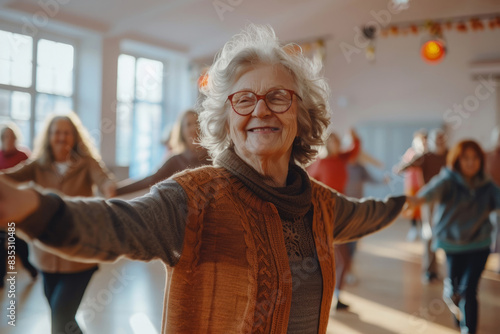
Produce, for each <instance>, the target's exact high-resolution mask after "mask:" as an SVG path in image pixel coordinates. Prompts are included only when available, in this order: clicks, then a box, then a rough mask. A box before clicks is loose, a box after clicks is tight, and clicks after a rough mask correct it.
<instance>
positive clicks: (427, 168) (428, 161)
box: [397, 129, 448, 283]
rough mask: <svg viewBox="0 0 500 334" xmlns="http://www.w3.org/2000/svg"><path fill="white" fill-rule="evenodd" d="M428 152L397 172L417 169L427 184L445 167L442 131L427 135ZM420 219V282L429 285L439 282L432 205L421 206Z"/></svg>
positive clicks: (437, 130) (417, 156) (445, 145)
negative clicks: (422, 246)
mask: <svg viewBox="0 0 500 334" xmlns="http://www.w3.org/2000/svg"><path fill="white" fill-rule="evenodd" d="M428 147H429V150H428V151H425V152H423V153H421V154H416V155H415V156H414V157H413V158H412V159H411V160H410V161H408V162H407V163H403V164H402V165H400V166H399V169H398V170H397V172H398V173H403V172H406V171H408V170H409V169H413V168H415V169H419V170H420V172H421V174H422V177H423V181H424V184H427V183H428V182H429V181H430V180H431V179H432V178H433V177H434V176H436V175H437V174H439V171H440V170H441V168H443V167H445V166H446V155H447V154H448V147H447V143H446V135H445V133H444V131H443V130H442V129H434V130H432V131H431V132H430V133H429V138H428ZM420 213H421V217H422V231H421V235H422V241H423V242H424V254H423V258H422V271H423V273H422V282H423V283H431V282H433V281H437V280H439V270H438V264H437V260H436V254H435V252H434V251H433V250H432V246H431V244H432V226H433V220H432V219H433V215H434V203H429V204H427V205H423V206H422V207H421V209H420Z"/></svg>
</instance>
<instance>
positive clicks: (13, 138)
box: [0, 123, 38, 288]
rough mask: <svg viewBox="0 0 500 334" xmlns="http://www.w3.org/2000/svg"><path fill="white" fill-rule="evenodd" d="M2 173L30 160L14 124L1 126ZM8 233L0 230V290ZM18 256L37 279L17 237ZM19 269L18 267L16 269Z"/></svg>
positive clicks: (5, 266)
mask: <svg viewBox="0 0 500 334" xmlns="http://www.w3.org/2000/svg"><path fill="white" fill-rule="evenodd" d="M0 139H1V142H2V143H1V150H0V171H1V170H3V169H7V168H11V167H14V166H16V165H17V164H19V163H21V162H23V161H25V160H26V159H28V154H29V153H30V152H29V150H28V149H24V148H23V150H20V149H19V147H18V146H17V143H18V141H19V139H20V131H19V128H18V127H17V126H16V125H15V124H14V123H6V124H2V125H0ZM6 245H7V233H6V232H5V231H3V230H0V288H3V286H4V284H5V283H4V280H5V275H6V274H7V256H8V254H7V246H6ZM14 245H15V247H16V248H15V250H16V255H17V256H18V257H19V259H20V260H21V263H22V264H23V266H24V268H26V270H28V271H29V273H30V275H31V277H32V278H36V277H37V275H38V271H37V270H36V268H35V267H34V266H33V265H32V264H31V262H30V261H29V248H28V244H27V243H26V242H25V241H24V240H23V239H21V238H18V237H17V236H16V237H15V244H14ZM16 269H17V267H16Z"/></svg>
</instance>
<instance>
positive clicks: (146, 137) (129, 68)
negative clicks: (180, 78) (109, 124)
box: [116, 54, 164, 177]
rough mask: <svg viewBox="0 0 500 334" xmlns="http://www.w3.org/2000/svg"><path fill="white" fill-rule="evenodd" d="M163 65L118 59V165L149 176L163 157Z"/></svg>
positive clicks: (135, 174)
mask: <svg viewBox="0 0 500 334" xmlns="http://www.w3.org/2000/svg"><path fill="white" fill-rule="evenodd" d="M163 92H164V81H163V63H162V62H160V61H156V60H152V59H147V58H139V57H133V56H130V55H126V54H122V55H120V57H119V59H118V86H117V101H118V104H117V108H116V109H117V110H116V112H117V117H116V163H117V165H119V166H129V168H130V169H129V175H130V176H131V177H138V176H144V175H148V174H149V173H151V172H152V171H153V169H155V168H157V167H158V164H159V163H160V162H161V160H162V158H163V151H164V150H163V147H162V145H161V131H162V124H163V119H162V110H163V109H164V108H163V95H164V94H163Z"/></svg>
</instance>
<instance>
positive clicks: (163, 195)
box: [18, 180, 187, 266]
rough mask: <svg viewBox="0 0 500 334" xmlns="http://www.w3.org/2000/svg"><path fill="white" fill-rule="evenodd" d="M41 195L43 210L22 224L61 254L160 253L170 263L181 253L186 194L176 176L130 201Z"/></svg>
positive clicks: (96, 257) (95, 257)
mask: <svg viewBox="0 0 500 334" xmlns="http://www.w3.org/2000/svg"><path fill="white" fill-rule="evenodd" d="M40 196H41V205H40V207H39V209H38V211H36V212H35V213H33V214H32V215H31V216H30V217H28V218H27V219H26V220H25V221H24V222H22V223H21V224H19V225H18V226H19V228H20V229H21V230H22V231H23V232H24V233H25V234H27V235H28V236H29V237H31V238H36V239H38V240H39V241H40V242H41V243H42V244H44V246H46V247H48V248H49V249H50V250H51V251H52V252H54V253H56V254H58V255H61V256H63V257H67V258H70V259H74V260H80V261H98V262H107V261H114V260H116V259H118V258H120V257H122V256H125V257H128V258H130V259H134V260H143V261H149V260H152V259H161V260H163V261H164V262H165V263H166V264H168V265H170V266H173V265H175V264H176V263H177V262H178V260H179V258H180V255H181V250H182V245H183V239H184V229H185V221H186V216H187V198H186V194H185V192H184V190H183V189H182V188H181V187H180V186H179V184H178V183H177V182H175V181H173V180H167V181H164V182H161V183H159V184H158V185H156V186H155V187H153V188H152V189H151V191H150V193H148V194H147V195H145V196H143V197H139V198H136V199H133V200H131V201H124V200H119V199H111V200H103V199H83V198H81V199H78V198H74V199H69V198H64V199H63V198H61V197H59V196H57V195H55V194H43V195H40Z"/></svg>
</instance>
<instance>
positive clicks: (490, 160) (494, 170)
mask: <svg viewBox="0 0 500 334" xmlns="http://www.w3.org/2000/svg"><path fill="white" fill-rule="evenodd" d="M491 141H492V144H493V149H492V150H491V151H490V152H488V154H487V155H486V172H487V173H488V175H489V176H490V177H491V179H492V180H493V182H495V183H496V185H497V186H500V128H499V127H496V128H495V129H494V130H493V132H492V134H491ZM491 218H492V222H493V224H494V232H493V246H492V251H493V252H494V253H500V212H499V211H498V210H497V211H495V212H493V213H492V217H491ZM497 272H498V273H500V261H499V263H497Z"/></svg>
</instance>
